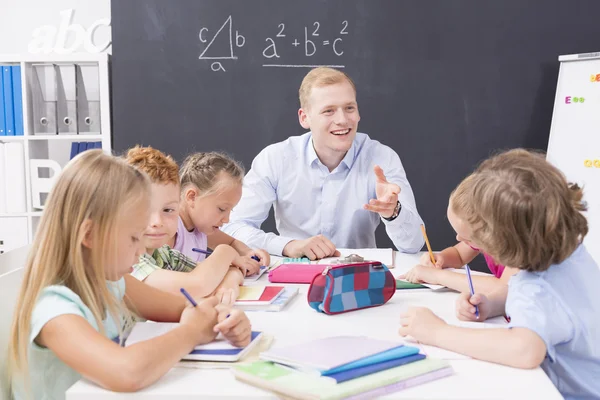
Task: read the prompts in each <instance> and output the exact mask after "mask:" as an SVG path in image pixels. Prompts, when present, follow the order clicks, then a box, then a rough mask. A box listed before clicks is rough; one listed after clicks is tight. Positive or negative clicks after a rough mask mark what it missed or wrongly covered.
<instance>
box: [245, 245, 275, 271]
mask: <svg viewBox="0 0 600 400" xmlns="http://www.w3.org/2000/svg"><path fill="white" fill-rule="evenodd" d="M244 255H246V256H249V257H252V256H254V257H257V258H258V259H259V260H260V261H259V262H258V263H259V264H260V265H261V266H262V265H264V266H266V267H268V266H269V265H271V256H270V255H269V253H267V251H266V250H263V249H252V250H250V251H249V252H247V253H246V254H244Z"/></svg>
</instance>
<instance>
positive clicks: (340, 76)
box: [298, 67, 356, 109]
mask: <svg viewBox="0 0 600 400" xmlns="http://www.w3.org/2000/svg"><path fill="white" fill-rule="evenodd" d="M343 82H348V83H349V84H350V86H352V89H354V93H355V94H356V86H355V85H354V82H353V81H352V79H350V77H349V76H348V75H346V74H345V73H344V72H342V71H339V70H337V69H333V68H329V67H318V68H315V69H312V70H310V72H309V73H308V74H306V76H305V77H304V79H302V83H301V84H300V89H299V90H298V96H299V97H300V107H301V108H304V109H307V108H308V105H309V101H308V99H309V97H310V93H311V92H312V90H313V88H315V87H323V86H329V85H335V84H338V83H343Z"/></svg>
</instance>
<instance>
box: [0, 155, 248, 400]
mask: <svg viewBox="0 0 600 400" xmlns="http://www.w3.org/2000/svg"><path fill="white" fill-rule="evenodd" d="M149 198H150V182H149V181H148V179H147V177H146V176H145V175H143V174H141V173H140V172H139V171H137V170H136V169H134V168H132V167H130V166H129V165H127V164H125V163H124V162H123V161H122V160H119V159H117V158H115V157H111V156H108V155H105V154H103V153H102V152H101V151H100V150H90V151H86V152H84V153H82V154H80V155H78V156H77V157H75V158H74V159H73V160H71V161H70V162H69V164H67V166H66V167H65V169H64V170H63V171H62V173H61V175H60V176H59V178H58V179H57V181H56V184H55V185H54V187H53V189H52V193H51V194H50V196H49V198H48V201H47V202H46V209H45V211H44V215H43V216H42V219H41V221H40V225H39V227H38V230H37V232H36V236H35V239H34V243H33V245H32V247H31V252H30V254H29V258H28V260H27V265H26V267H25V273H24V277H23V283H22V286H21V290H20V293H19V298H18V300H17V305H16V307H15V315H14V317H13V321H12V326H11V333H10V340H9V349H8V350H9V351H8V371H9V379H10V381H11V392H12V397H14V398H15V399H16V400H21V399H64V398H65V392H66V390H67V389H68V388H69V387H70V386H71V385H73V384H74V383H75V382H77V380H79V379H80V378H81V377H85V378H87V379H89V380H90V381H92V382H94V383H96V384H98V385H100V386H102V387H104V388H107V389H109V390H113V391H120V392H133V391H137V390H140V389H142V388H144V387H146V386H149V385H151V384H152V383H153V382H155V381H157V380H158V379H159V378H160V377H161V376H163V375H164V374H165V373H166V372H167V371H169V369H171V367H172V366H173V365H175V363H176V362H178V361H179V360H180V359H181V358H182V357H183V356H184V355H185V354H188V353H189V352H190V351H191V350H192V349H193V348H194V347H195V346H196V345H198V344H201V343H208V342H210V341H212V340H213V339H214V338H215V336H216V334H217V333H218V332H220V333H222V334H223V335H224V336H225V337H226V338H227V339H228V340H230V341H231V342H232V344H234V345H236V346H245V345H247V344H248V343H249V341H250V336H249V335H250V332H251V327H250V323H249V321H248V318H247V317H246V316H245V314H244V313H243V312H241V311H240V310H231V309H229V308H228V307H225V306H220V305H217V303H218V301H217V299H216V298H214V297H212V298H209V299H206V300H202V301H200V302H199V303H198V304H197V307H191V306H188V307H186V306H185V300H184V298H183V296H181V295H180V294H179V295H178V296H174V295H170V294H168V293H164V292H162V291H160V290H157V289H154V288H152V287H150V286H148V285H144V284H143V283H140V282H138V281H137V280H135V279H133V278H132V277H131V276H130V275H129V274H128V272H129V271H130V269H131V266H132V265H133V263H135V262H136V261H137V258H138V256H139V255H140V253H141V252H142V251H143V249H142V246H141V245H140V244H141V237H142V235H143V232H144V231H145V229H146V225H147V221H148V217H149V205H150V202H149ZM132 312H134V313H136V314H138V315H140V316H141V317H143V318H146V319H150V320H154V321H164V322H179V325H178V326H177V327H176V328H175V329H173V330H171V331H170V332H168V333H166V334H164V335H161V336H159V337H156V338H154V339H151V340H147V341H144V342H140V343H137V344H134V345H132V346H128V347H122V346H121V345H120V344H119V342H120V341H122V339H123V337H124V334H123V333H124V332H125V331H126V330H127V328H128V327H127V326H125V325H124V323H128V322H130V321H132V319H131V318H130V316H131V313H132ZM228 316H229V318H227V317H228ZM121 344H122V343H121Z"/></svg>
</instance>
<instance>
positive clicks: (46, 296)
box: [29, 286, 98, 346]
mask: <svg viewBox="0 0 600 400" xmlns="http://www.w3.org/2000/svg"><path fill="white" fill-rule="evenodd" d="M66 314H73V315H78V316H80V317H82V318H85V319H86V320H87V321H88V322H90V323H92V325H93V326H94V328H96V329H98V327H97V326H96V324H95V321H90V319H89V317H90V316H89V315H86V312H85V310H84V305H83V302H82V301H81V299H80V298H79V296H77V295H76V294H75V293H73V292H72V291H71V290H69V289H67V288H66V287H63V286H50V287H47V288H45V289H44V290H43V291H42V293H41V295H40V297H39V298H38V301H37V303H36V305H35V308H34V309H33V313H32V314H31V334H30V336H29V340H30V342H31V343H32V344H33V345H34V346H37V344H35V342H34V340H35V339H36V338H37V337H38V335H39V334H40V332H41V331H42V328H43V327H44V325H46V324H47V323H48V322H49V321H50V320H52V319H54V318H56V317H59V316H61V315H66ZM92 320H93V318H92Z"/></svg>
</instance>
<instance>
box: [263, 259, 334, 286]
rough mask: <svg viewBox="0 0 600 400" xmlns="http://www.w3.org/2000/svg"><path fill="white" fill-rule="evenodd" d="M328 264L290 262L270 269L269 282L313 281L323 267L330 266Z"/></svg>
mask: <svg viewBox="0 0 600 400" xmlns="http://www.w3.org/2000/svg"><path fill="white" fill-rule="evenodd" d="M330 266H331V265H328V264H306V263H298V264H296V263H289V264H281V265H280V266H279V267H277V268H275V269H272V270H271V271H269V282H273V283H311V282H312V280H313V278H314V277H315V276H316V275H319V274H320V273H321V272H323V269H325V268H326V267H330Z"/></svg>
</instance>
